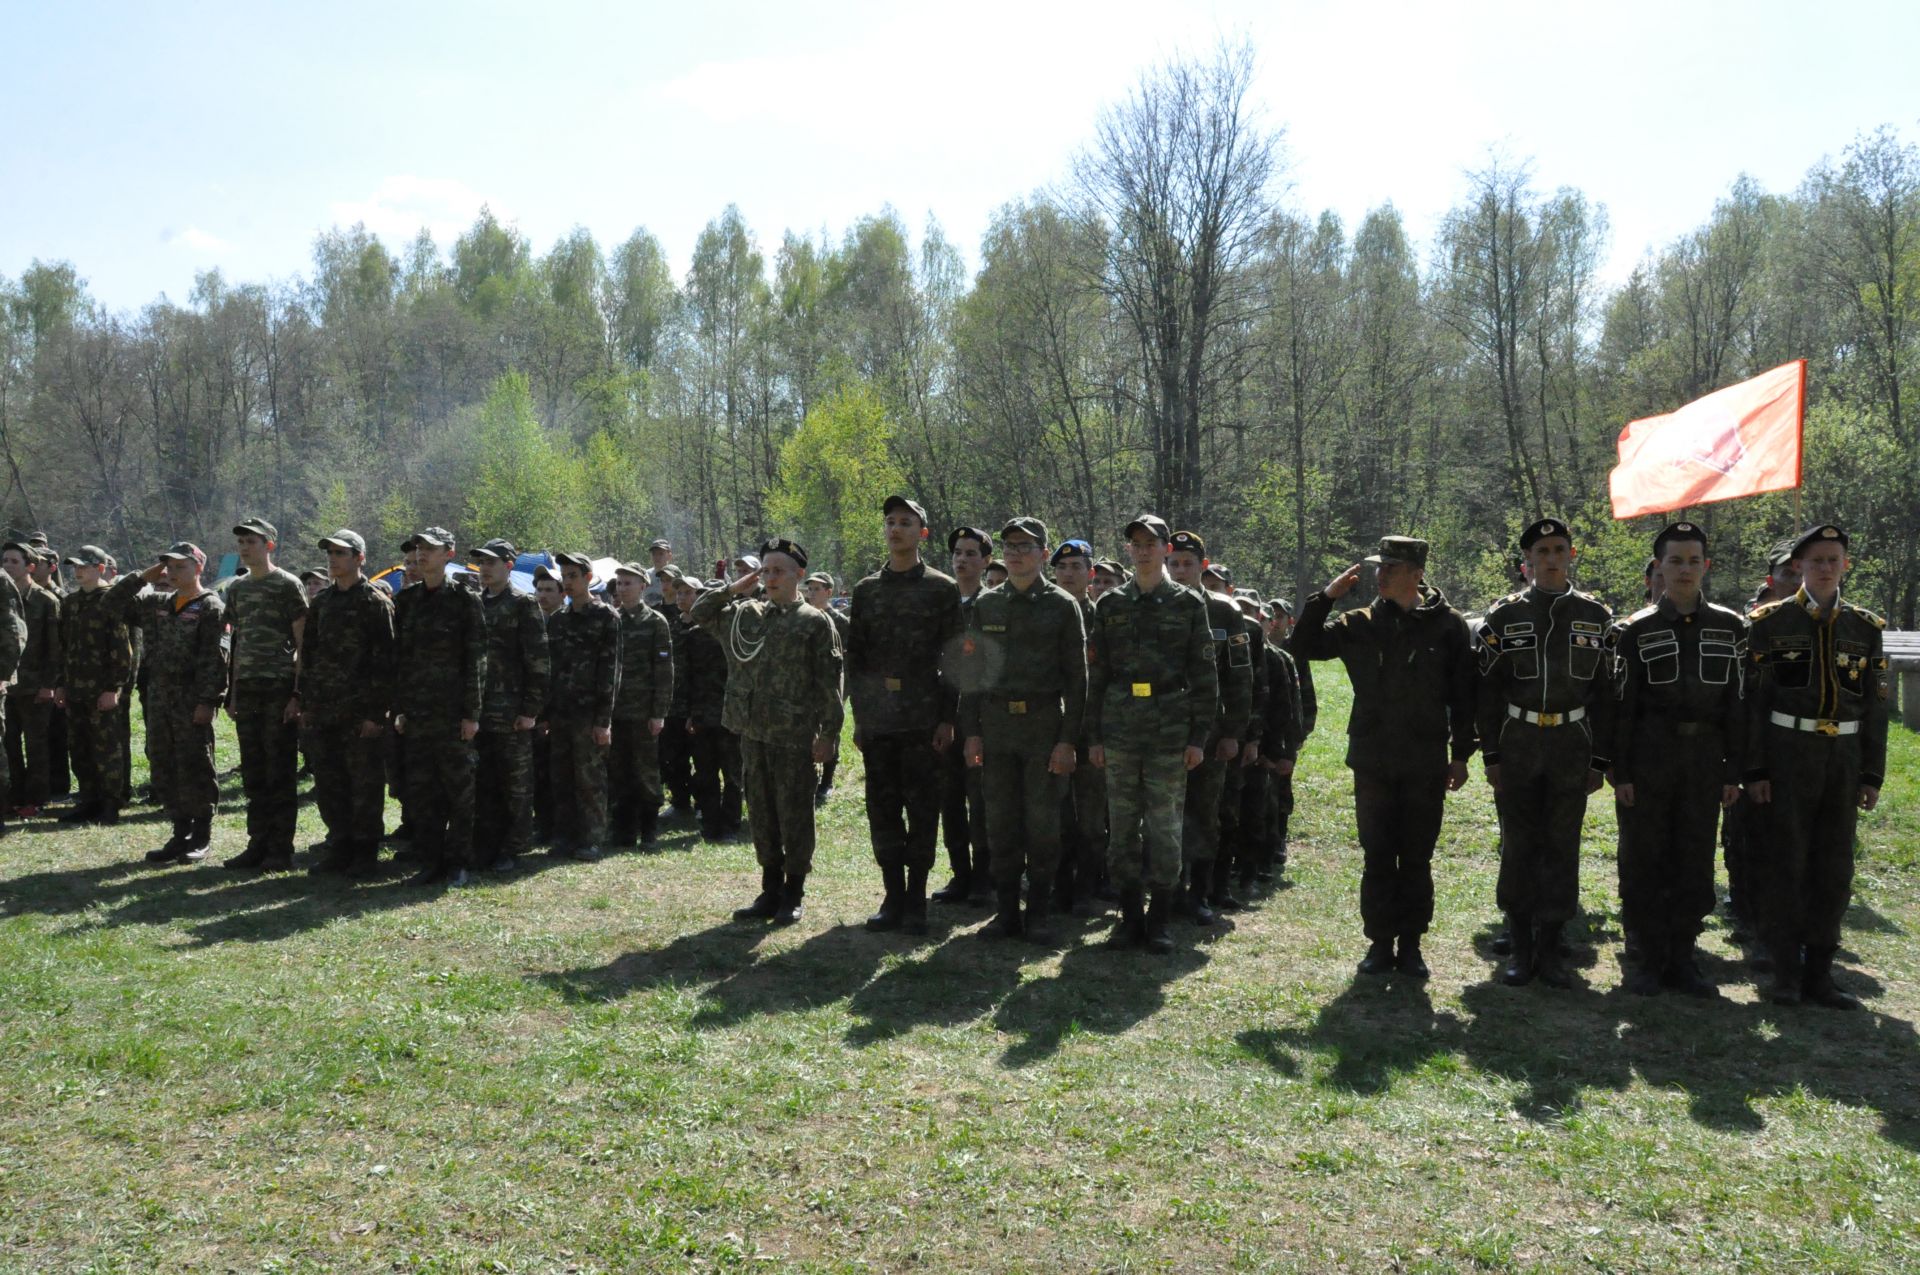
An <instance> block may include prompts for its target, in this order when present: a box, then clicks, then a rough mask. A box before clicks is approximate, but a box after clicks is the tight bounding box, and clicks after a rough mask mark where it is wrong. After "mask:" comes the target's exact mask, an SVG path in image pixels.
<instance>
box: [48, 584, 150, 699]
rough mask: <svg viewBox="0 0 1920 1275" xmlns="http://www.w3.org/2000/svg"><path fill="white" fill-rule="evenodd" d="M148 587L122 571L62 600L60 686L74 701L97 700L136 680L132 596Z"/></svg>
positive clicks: (78, 590)
mask: <svg viewBox="0 0 1920 1275" xmlns="http://www.w3.org/2000/svg"><path fill="white" fill-rule="evenodd" d="M146 587H147V582H146V581H145V580H142V579H141V578H140V577H139V576H122V577H121V578H120V579H118V580H116V581H114V582H113V583H112V584H110V585H108V586H106V587H104V588H99V589H75V590H74V591H73V592H72V593H70V594H68V595H67V596H66V598H65V599H64V600H63V601H62V602H61V603H60V645H61V655H62V664H63V670H62V673H61V678H60V685H61V686H63V687H65V688H66V691H67V697H68V698H69V699H70V700H77V701H81V702H85V701H87V700H92V699H96V698H98V697H99V695H100V694H101V692H103V691H118V690H124V689H125V688H126V685H127V683H128V682H131V681H132V680H133V636H132V627H131V626H132V622H133V605H134V598H135V597H136V596H137V595H138V594H139V592H140V591H141V590H142V589H144V588H146Z"/></svg>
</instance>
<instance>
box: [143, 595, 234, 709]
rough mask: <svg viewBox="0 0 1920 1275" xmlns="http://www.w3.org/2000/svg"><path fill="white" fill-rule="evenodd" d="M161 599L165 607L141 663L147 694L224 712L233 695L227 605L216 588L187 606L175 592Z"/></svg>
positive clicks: (158, 611) (156, 621) (144, 692)
mask: <svg viewBox="0 0 1920 1275" xmlns="http://www.w3.org/2000/svg"><path fill="white" fill-rule="evenodd" d="M159 596H160V597H162V598H164V599H165V607H164V609H163V610H157V611H155V612H154V615H155V621H154V625H153V628H152V630H151V637H150V639H149V641H148V642H147V647H146V652H145V657H144V659H143V660H142V661H141V671H142V673H143V674H144V676H145V679H146V680H145V687H146V689H145V690H144V691H143V692H142V694H147V695H156V696H167V697H169V698H173V697H178V698H179V699H181V700H183V701H185V702H186V703H187V704H190V705H193V706H196V707H197V706H199V705H202V704H204V705H206V706H207V707H208V708H218V707H220V701H221V700H222V699H224V698H225V697H226V693H227V647H228V638H227V604H226V603H225V602H224V601H222V600H221V597H220V595H219V594H217V593H215V592H213V591H212V590H211V589H208V590H205V591H203V592H202V593H201V594H200V596H198V597H196V598H195V599H194V600H193V601H191V602H189V603H187V604H186V605H184V606H182V605H180V604H179V599H178V598H177V597H176V596H175V595H174V594H172V593H166V594H161V595H159ZM143 601H144V599H143Z"/></svg>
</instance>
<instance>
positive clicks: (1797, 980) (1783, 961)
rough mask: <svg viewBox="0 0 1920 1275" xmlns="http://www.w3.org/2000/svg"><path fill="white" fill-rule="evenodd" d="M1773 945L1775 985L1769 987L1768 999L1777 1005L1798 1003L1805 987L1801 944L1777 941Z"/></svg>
mask: <svg viewBox="0 0 1920 1275" xmlns="http://www.w3.org/2000/svg"><path fill="white" fill-rule="evenodd" d="M1772 946H1773V986H1772V987H1770V988H1768V989H1767V999H1768V1000H1771V1001H1772V1002H1773V1003H1774V1004H1776V1005H1798V1004H1799V1003H1800V995H1801V991H1802V989H1803V980H1802V969H1801V964H1800V945H1799V944H1798V943H1785V942H1776V943H1774V944H1773V945H1772Z"/></svg>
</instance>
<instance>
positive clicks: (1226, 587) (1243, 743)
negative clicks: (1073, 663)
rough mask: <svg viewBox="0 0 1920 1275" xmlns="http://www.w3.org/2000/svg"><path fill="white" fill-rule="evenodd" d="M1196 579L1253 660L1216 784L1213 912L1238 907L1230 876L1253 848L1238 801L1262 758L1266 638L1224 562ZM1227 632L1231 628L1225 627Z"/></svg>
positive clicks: (1212, 565) (1209, 894) (1210, 565)
mask: <svg viewBox="0 0 1920 1275" xmlns="http://www.w3.org/2000/svg"><path fill="white" fill-rule="evenodd" d="M1200 585H1201V588H1203V589H1204V590H1205V591H1206V594H1207V596H1208V598H1209V599H1212V598H1219V599H1220V600H1222V601H1224V602H1227V603H1229V604H1230V605H1231V607H1232V612H1233V621H1234V623H1236V624H1238V625H1239V626H1240V629H1241V633H1240V634H1235V635H1234V636H1233V637H1232V638H1230V639H1229V641H1230V642H1231V641H1237V640H1238V638H1239V637H1240V636H1241V635H1244V636H1245V638H1246V642H1245V643H1244V645H1245V647H1246V650H1247V657H1248V660H1249V661H1250V662H1251V664H1252V666H1253V695H1252V698H1251V700H1250V701H1249V703H1248V705H1247V727H1246V730H1245V731H1244V732H1243V733H1242V735H1241V739H1240V752H1239V755H1238V756H1236V757H1235V758H1234V759H1233V760H1232V761H1230V762H1228V763H1227V764H1226V767H1225V772H1226V773H1225V777H1224V780H1223V782H1222V783H1221V785H1220V831H1219V836H1218V841H1217V845H1218V849H1217V850H1216V851H1215V852H1214V857H1213V881H1212V883H1211V885H1210V887H1209V888H1208V891H1207V903H1208V905H1209V906H1211V907H1212V908H1213V910H1214V911H1216V912H1238V911H1240V909H1241V907H1242V904H1241V902H1240V900H1239V899H1238V898H1236V897H1234V894H1233V889H1232V886H1233V878H1234V874H1235V873H1237V872H1238V871H1239V870H1240V868H1241V865H1242V861H1243V860H1244V861H1246V862H1251V861H1252V853H1251V852H1250V851H1248V850H1247V849H1246V848H1245V847H1244V845H1243V844H1242V837H1241V827H1240V805H1241V801H1242V797H1243V794H1244V792H1245V791H1246V780H1247V773H1248V767H1254V768H1258V766H1259V763H1260V747H1261V733H1262V732H1263V731H1264V730H1265V729H1266V720H1267V661H1266V660H1265V658H1264V657H1263V656H1262V655H1261V652H1260V648H1261V646H1262V645H1263V644H1264V641H1265V638H1264V635H1263V634H1262V632H1261V630H1260V623H1259V621H1257V620H1251V619H1248V618H1247V615H1246V613H1245V612H1244V611H1242V610H1241V609H1240V603H1239V601H1238V600H1237V599H1236V598H1235V596H1234V592H1233V572H1232V571H1230V570H1228V569H1227V567H1226V565H1225V564H1224V563H1219V562H1209V563H1208V564H1207V565H1206V567H1205V568H1203V569H1202V570H1201V572H1200ZM1228 632H1229V633H1232V629H1231V628H1229V630H1228Z"/></svg>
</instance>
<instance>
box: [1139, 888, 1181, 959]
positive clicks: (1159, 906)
mask: <svg viewBox="0 0 1920 1275" xmlns="http://www.w3.org/2000/svg"><path fill="white" fill-rule="evenodd" d="M1173 895H1174V892H1173V891H1172V890H1155V891H1154V892H1153V896H1152V901H1151V902H1150V903H1148V905H1147V924H1146V931H1147V950H1148V951H1149V952H1152V953H1153V954H1154V955H1155V956H1165V955H1167V954H1168V953H1170V952H1172V951H1173V933H1172V932H1171V931H1170V930H1168V929H1167V918H1168V917H1169V916H1170V915H1171V914H1172V912H1173Z"/></svg>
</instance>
